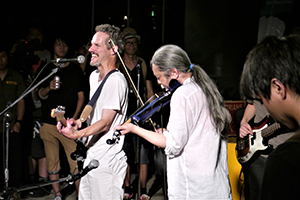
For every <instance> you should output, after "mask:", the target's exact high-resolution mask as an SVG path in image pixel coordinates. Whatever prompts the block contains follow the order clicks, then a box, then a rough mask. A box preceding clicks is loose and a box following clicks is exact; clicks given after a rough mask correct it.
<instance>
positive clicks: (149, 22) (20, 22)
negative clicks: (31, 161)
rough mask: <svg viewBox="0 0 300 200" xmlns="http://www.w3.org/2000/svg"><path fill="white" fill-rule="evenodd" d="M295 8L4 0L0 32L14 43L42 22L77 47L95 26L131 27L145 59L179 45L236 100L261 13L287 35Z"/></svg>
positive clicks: (251, 2) (225, 2) (267, 2)
mask: <svg viewBox="0 0 300 200" xmlns="http://www.w3.org/2000/svg"><path fill="white" fill-rule="evenodd" d="M299 7H300V6H299V0H211V1H209V0H197V1H196V0H194V1H193V0H179V1H174V0H152V1H140V0H111V1H102V0H86V1H68V0H67V1H63V0H60V1H58V0H52V1H47V0H45V1H41V0H26V1H24V0H15V1H8V0H6V1H5V0H2V1H1V3H0V17H1V31H0V32H1V39H2V41H5V43H6V44H8V45H12V44H13V43H15V42H16V41H17V40H19V39H20V38H24V30H25V29H26V27H28V26H29V24H32V23H40V24H41V25H42V27H43V29H44V32H45V36H46V41H48V39H50V38H51V36H52V35H54V34H55V33H57V32H63V33H66V34H68V35H69V37H70V39H71V40H72V41H73V47H74V48H78V47H79V46H81V45H83V44H86V43H88V42H89V41H90V39H91V37H92V35H93V34H94V28H95V26H96V25H99V24H103V23H109V24H113V25H116V26H118V27H120V28H121V29H123V28H125V27H127V26H131V27H133V28H135V29H136V31H137V32H138V34H139V35H141V44H140V51H139V54H140V55H141V56H142V57H143V58H144V59H145V60H146V62H148V63H149V61H150V59H151V56H152V55H153V53H154V51H155V50H156V49H157V48H159V47H160V46H161V45H163V44H176V45H179V46H180V47H182V48H183V49H185V50H186V51H187V53H188V54H189V56H190V58H191V60H192V62H193V63H198V64H200V65H201V66H202V67H203V68H204V70H205V71H206V72H207V73H208V74H209V75H210V76H211V77H212V78H213V79H214V80H215V81H216V82H217V85H218V87H219V89H220V91H221V93H222V94H223V96H224V98H225V99H226V100H238V99H240V97H239V93H238V85H239V76H240V74H241V71H242V68H243V63H244V61H245V57H246V55H247V53H248V52H249V51H250V50H251V48H252V47H253V46H254V45H255V44H256V43H257V35H258V23H259V18H260V17H261V16H266V17H269V16H274V17H277V18H279V19H281V20H283V21H284V22H285V32H284V34H285V35H288V34H290V33H292V32H295V30H297V29H299V26H300V24H299V23H300V9H299ZM125 15H126V16H129V20H124V16H125Z"/></svg>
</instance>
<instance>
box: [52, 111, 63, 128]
mask: <svg viewBox="0 0 300 200" xmlns="http://www.w3.org/2000/svg"><path fill="white" fill-rule="evenodd" d="M64 115H65V107H64V106H57V108H54V109H52V110H51V117H52V118H56V121H58V122H59V121H60V122H61V123H62V124H63V125H64V126H66V119H65V117H64Z"/></svg>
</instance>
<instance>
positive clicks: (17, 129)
mask: <svg viewBox="0 0 300 200" xmlns="http://www.w3.org/2000/svg"><path fill="white" fill-rule="evenodd" d="M24 113H25V100H24V99H21V100H20V101H19V102H18V104H17V114H18V116H17V121H16V123H15V124H14V126H13V130H12V131H14V132H16V133H19V132H20V130H21V123H20V122H21V121H23V117H24Z"/></svg>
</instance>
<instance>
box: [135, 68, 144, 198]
mask: <svg viewBox="0 0 300 200" xmlns="http://www.w3.org/2000/svg"><path fill="white" fill-rule="evenodd" d="M136 68H137V88H136V89H137V92H138V93H140V79H141V66H140V64H139V63H138V64H137V66H136ZM139 106H140V103H139V101H138V100H137V108H139ZM141 160H142V153H141V144H140V136H138V135H137V136H136V164H137V166H136V167H137V179H138V181H137V187H136V188H137V195H136V196H135V199H139V198H140V196H141V194H140V191H141V188H140V187H141V183H140V182H141V180H140V170H141V167H140V166H141Z"/></svg>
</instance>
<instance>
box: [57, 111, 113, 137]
mask: <svg viewBox="0 0 300 200" xmlns="http://www.w3.org/2000/svg"><path fill="white" fill-rule="evenodd" d="M116 114H117V111H116V110H112V109H103V111H102V117H101V119H100V120H99V121H97V122H96V123H94V124H92V125H91V126H88V127H86V128H84V129H82V130H78V131H74V129H73V126H74V125H73V123H70V120H67V127H61V124H60V123H58V124H57V129H58V130H59V132H60V133H62V134H64V135H65V136H66V137H68V138H70V139H73V140H75V139H79V138H82V137H87V136H90V135H95V134H100V133H106V132H107V131H108V130H109V129H110V127H111V124H112V122H113V120H114V118H115V116H116ZM73 122H74V121H73Z"/></svg>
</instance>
